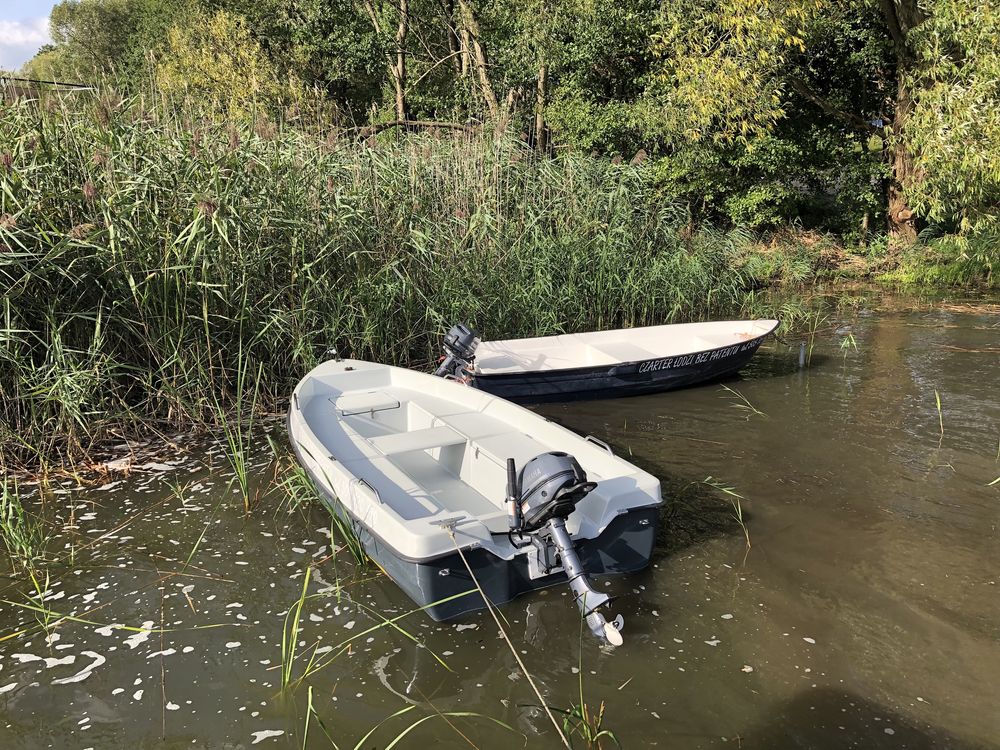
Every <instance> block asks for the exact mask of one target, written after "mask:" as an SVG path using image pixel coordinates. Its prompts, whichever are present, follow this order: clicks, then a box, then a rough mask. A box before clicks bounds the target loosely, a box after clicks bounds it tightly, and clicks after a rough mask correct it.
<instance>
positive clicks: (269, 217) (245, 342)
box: [0, 90, 772, 503]
mask: <svg viewBox="0 0 1000 750" xmlns="http://www.w3.org/2000/svg"><path fill="white" fill-rule="evenodd" d="M265 124H266V125H268V126H267V127H264V126H263V125H265ZM332 125H333V123H330V122H313V121H310V122H308V123H306V124H292V123H282V124H281V126H280V127H277V128H274V127H270V124H267V123H262V122H261V121H259V120H258V121H253V120H247V121H233V122H216V121H213V120H210V119H206V118H205V117H204V116H202V114H200V113H199V111H198V110H197V109H196V108H191V107H188V105H187V104H185V103H184V102H169V103H168V102H164V101H163V99H162V97H158V96H157V97H143V96H139V95H136V96H132V97H122V96H120V95H115V93H114V92H112V91H107V90H104V91H101V92H100V93H99V95H98V96H96V97H93V98H90V99H88V98H86V97H76V98H73V99H72V100H65V101H55V100H53V101H51V102H46V103H45V105H44V106H38V105H35V104H32V103H30V102H19V103H16V104H13V105H11V106H8V107H4V108H3V109H2V110H0V154H3V155H4V156H5V159H4V161H5V163H7V162H8V161H9V163H10V166H9V167H5V168H4V171H3V173H2V174H0V181H2V186H0V285H3V287H4V288H5V289H7V290H9V292H8V293H7V294H6V295H5V297H4V301H3V305H2V309H0V465H3V466H11V467H29V468H34V467H37V466H38V464H39V463H40V462H42V461H50V462H53V463H54V464H55V465H58V464H59V463H60V462H65V461H78V460H80V459H81V458H84V457H85V456H86V454H87V452H88V450H89V449H90V448H91V447H92V446H94V445H95V444H100V443H101V441H102V440H104V439H105V438H108V437H110V436H111V434H112V433H113V432H114V433H115V434H120V433H121V432H122V431H124V430H129V429H140V428H141V427H142V425H143V424H144V423H147V422H150V421H156V422H159V423H161V424H164V425H169V426H174V427H176V428H184V427H190V426H193V425H198V424H202V423H205V422H218V421H219V414H220V412H223V413H225V414H227V415H232V414H237V413H240V410H242V416H248V414H249V413H250V412H253V409H248V407H247V405H246V403H245V402H246V401H247V400H251V399H250V394H251V393H252V394H253V395H252V400H254V402H255V403H254V404H253V405H254V406H256V408H257V410H258V411H260V410H264V411H277V410H280V409H281V408H282V406H283V405H284V401H285V399H287V396H288V393H289V392H290V391H291V389H292V387H293V386H294V384H295V383H296V382H297V381H298V380H299V379H300V378H301V376H302V374H303V373H304V372H305V371H306V370H307V369H308V368H310V367H312V366H313V365H315V364H316V363H317V362H318V361H319V358H320V357H321V355H322V352H323V351H325V350H326V349H327V348H328V347H330V346H335V347H336V348H337V349H338V350H339V351H340V352H341V353H342V354H343V355H344V356H352V357H358V358H366V359H375V360H379V361H385V362H390V363H393V364H399V365H413V366H423V365H424V364H426V363H428V362H430V361H431V360H432V359H433V358H434V357H435V356H436V353H437V350H438V337H439V336H440V333H441V331H442V330H443V329H444V327H445V326H446V324H448V323H450V322H452V321H455V320H466V321H468V322H470V323H471V324H472V325H474V326H475V327H477V328H479V329H480V330H482V331H484V332H486V333H488V335H489V336H490V337H491V338H505V337H512V336H524V335H542V334H550V333H557V332H563V331H574V330H586V329H593V328H607V327H614V326H628V325H639V324H652V323H663V322H669V321H679V320H690V319H698V318H702V317H706V316H708V315H713V316H714V315H718V314H722V313H724V312H725V311H727V310H732V311H735V310H737V309H739V308H740V307H741V305H742V303H743V300H744V297H745V295H746V294H747V293H748V291H749V290H751V289H753V288H754V287H755V286H757V285H759V284H760V283H761V282H763V281H769V280H770V279H771V277H772V271H771V270H767V272H766V274H765V275H761V274H763V272H761V273H760V274H759V273H758V272H757V271H754V268H753V266H752V264H751V262H750V261H751V259H752V258H754V257H756V256H755V254H754V253H755V249H754V248H755V245H756V240H755V238H754V237H753V236H752V235H750V234H749V233H746V232H740V231H737V230H734V231H732V232H722V231H719V230H708V229H706V230H704V231H701V232H698V233H695V234H694V235H691V233H690V231H689V229H688V228H687V214H686V211H685V210H683V209H682V208H681V207H678V206H673V205H670V204H665V203H664V202H663V201H662V200H661V199H660V196H659V195H658V193H657V191H656V188H655V184H654V182H653V180H652V179H651V176H652V175H651V173H650V172H649V171H648V168H647V167H644V166H642V165H636V166H631V165H615V164H612V163H610V162H609V161H606V160H601V159H595V158H591V157H587V156H584V155H581V154H565V155H560V156H559V157H558V158H547V157H540V156H538V155H536V154H533V153H532V152H531V151H529V150H527V149H525V148H524V147H523V146H522V145H520V144H518V143H517V142H515V141H513V140H500V141H496V140H494V138H493V136H490V135H476V136H468V137H453V138H445V139H438V138H434V137H430V136H419V135H407V136H405V137H404V136H400V135H387V136H385V137H384V138H383V139H382V140H380V141H379V142H378V143H377V144H375V145H374V147H369V146H368V145H363V144H358V143H355V142H353V141H342V142H338V141H335V140H330V139H329V138H327V135H326V134H327V133H328V132H329V130H330V127H331V126H332ZM7 156H9V157H10V158H9V160H8V159H7V158H6V157H7ZM249 363H254V364H253V365H250V364H249ZM250 379H253V383H252V384H251V383H250V382H249V381H250ZM234 382H237V384H239V383H243V384H244V385H246V386H250V385H252V386H253V390H252V391H251V390H250V389H249V388H247V389H244V388H240V387H232V386H233V383H234ZM242 421H243V420H242V419H239V418H237V420H236V422H237V423H241V422H242ZM13 436H16V439H14V438H13ZM226 437H227V441H228V442H231V443H232V445H231V447H230V454H231V455H233V456H236V457H237V460H236V464H235V465H234V470H235V471H236V473H237V475H238V480H239V481H240V486H241V489H242V490H243V492H244V502H247V503H248V502H249V498H248V496H247V489H248V488H247V487H246V483H245V481H243V479H239V477H240V475H241V474H242V473H243V471H244V469H245V464H243V463H241V461H240V459H239V458H238V457H239V456H240V455H243V454H244V453H245V448H246V447H247V446H246V444H245V442H244V438H245V437H246V432H245V431H242V427H238V426H236V425H235V424H234V425H233V427H232V429H231V430H228V431H227V432H226Z"/></svg>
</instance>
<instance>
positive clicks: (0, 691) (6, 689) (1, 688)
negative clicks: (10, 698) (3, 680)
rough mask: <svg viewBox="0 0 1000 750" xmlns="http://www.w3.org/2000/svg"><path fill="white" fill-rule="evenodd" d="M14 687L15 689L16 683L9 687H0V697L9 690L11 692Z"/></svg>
mask: <svg viewBox="0 0 1000 750" xmlns="http://www.w3.org/2000/svg"><path fill="white" fill-rule="evenodd" d="M16 687H17V683H16V682H12V683H10V684H9V685H4V686H3V687H0V695H3V694H4V693H9V692H10V691H11V690H13V689H14V688H16Z"/></svg>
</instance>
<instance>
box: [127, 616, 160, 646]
mask: <svg viewBox="0 0 1000 750" xmlns="http://www.w3.org/2000/svg"><path fill="white" fill-rule="evenodd" d="M152 627H153V621H152V620H146V621H145V622H144V623H142V630H141V631H140V632H138V633H133V634H132V635H130V636H129V637H128V638H126V639H125V645H126V646H128V647H129V648H133V649H134V648H136V647H137V646H138V645H139V644H140V643H145V642H146V641H148V640H149V636H151V635H152V634H153V631H152V630H151V628H152Z"/></svg>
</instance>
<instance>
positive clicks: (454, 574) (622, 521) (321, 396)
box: [288, 360, 661, 643]
mask: <svg viewBox="0 0 1000 750" xmlns="http://www.w3.org/2000/svg"><path fill="white" fill-rule="evenodd" d="M288 431H289V435H290V437H291V442H292V447H293V448H294V450H295V453H296V455H297V457H298V459H299V461H300V463H301V464H302V466H303V467H304V468H305V470H306V471H307V473H308V474H309V476H310V478H311V479H312V481H313V482H314V483H315V485H316V487H317V489H318V490H319V492H320V494H321V496H322V497H323V499H324V500H325V502H326V503H327V504H328V505H329V507H330V509H331V510H332V511H333V512H334V513H337V514H339V515H340V516H341V517H342V518H345V519H346V520H348V521H349V522H350V524H351V526H352V527H353V529H354V531H355V533H356V534H357V536H358V538H359V539H360V540H361V542H362V544H363V545H364V548H365V550H366V551H367V553H368V554H369V555H370V556H371V557H372V558H373V559H374V560H375V561H376V562H378V564H379V565H380V566H381V567H382V568H383V569H384V570H385V571H386V573H387V574H388V575H389V576H391V577H392V578H393V580H394V581H395V582H396V583H397V584H398V585H399V586H400V588H402V589H403V590H404V591H405V592H406V593H407V594H409V596H410V597H411V598H413V600H414V601H416V602H417V603H418V604H419V605H420V606H422V607H426V609H427V612H428V613H429V614H430V615H431V616H432V617H433V618H435V619H438V620H441V619H446V618H449V617H454V616H456V615H459V614H461V613H463V612H468V611H470V610H474V609H478V608H481V607H483V606H485V602H484V601H483V598H482V597H481V596H480V595H479V593H478V591H476V590H475V585H474V583H473V581H472V580H471V578H470V575H469V571H468V569H467V568H466V563H467V564H468V566H469V567H470V568H471V570H472V571H473V572H474V574H475V578H476V579H477V580H478V582H479V584H480V585H481V586H482V589H483V591H484V592H485V593H486V596H487V597H488V598H489V599H490V601H491V602H492V603H493V604H500V603H502V602H506V601H509V600H510V599H512V598H514V597H515V596H517V595H519V594H522V593H524V592H527V591H530V590H532V589H536V588H540V587H542V586H548V585H552V584H555V583H559V582H568V583H569V585H570V586H571V587H572V590H573V593H574V598H575V599H576V601H577V603H578V604H579V606H580V609H581V611H582V613H583V616H584V617H586V618H587V622H588V625H589V626H590V629H591V630H592V631H593V632H594V634H595V635H597V636H599V637H600V638H602V639H604V640H606V641H608V642H610V643H618V642H620V641H621V638H620V634H619V631H620V627H621V619H620V618H618V619H615V620H613V621H611V622H608V621H607V619H606V618H605V617H604V615H603V614H602V610H604V609H606V606H607V604H608V601H609V600H608V597H607V595H605V594H602V593H600V592H597V591H596V590H594V589H593V588H592V587H591V586H590V584H589V583H588V579H587V576H588V575H605V574H614V573H628V572H632V571H636V570H639V569H641V568H643V567H645V566H646V565H647V564H648V562H649V558H650V555H651V554H652V550H653V544H654V541H655V537H656V527H657V519H658V515H659V512H658V511H659V505H660V503H661V499H660V484H659V481H658V480H657V479H656V478H655V477H653V476H652V475H650V474H648V473H646V472H644V471H642V470H640V469H638V468H636V467H635V466H633V465H632V464H630V463H629V462H627V461H625V460H623V459H622V458H619V457H617V456H615V455H614V454H613V453H612V451H611V449H610V448H609V447H608V446H607V445H605V444H604V443H602V442H601V441H600V440H597V439H595V438H593V437H587V438H583V437H580V436H579V435H576V434H575V433H573V432H570V431H569V430H567V429H565V428H563V427H561V426H559V425H557V424H555V423H554V422H551V421H549V420H547V419H545V418H544V417H541V416H539V415H537V414H535V413H533V412H531V411H528V410H526V409H523V408H522V407H519V406H516V405H515V404H512V403H510V402H508V401H505V400H503V399H500V398H496V397H494V396H492V395H490V394H488V393H485V392H483V391H480V390H476V389H473V388H467V387H465V386H464V385H461V384H457V383H455V382H452V381H450V380H447V379H442V378H437V377H433V376H431V375H428V374H423V373H419V372H415V371H412V370H404V369H400V368H396V367H390V366H388V365H382V364H375V363H372V362H363V361H358V360H342V361H328V362H325V363H323V364H322V365H320V366H318V367H316V368H315V369H314V370H312V371H311V372H310V373H309V374H308V375H306V377H305V378H303V380H302V381H301V382H300V383H299V384H298V386H297V387H296V388H295V391H294V393H293V396H292V404H291V407H290V409H289V414H288ZM459 550H461V552H462V554H464V558H465V559H464V561H463V559H462V555H460V554H459Z"/></svg>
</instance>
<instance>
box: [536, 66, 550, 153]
mask: <svg viewBox="0 0 1000 750" xmlns="http://www.w3.org/2000/svg"><path fill="white" fill-rule="evenodd" d="M548 82H549V66H548V64H547V63H544V62H543V63H542V64H541V65H540V66H539V68H538V85H537V86H536V87H535V148H536V149H538V151H539V152H540V153H545V151H546V149H547V148H548V145H549V144H548V131H547V129H546V127H545V95H546V93H547V89H548Z"/></svg>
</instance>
